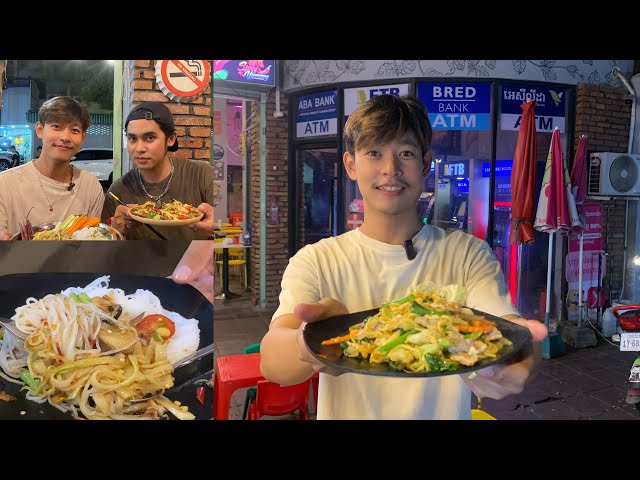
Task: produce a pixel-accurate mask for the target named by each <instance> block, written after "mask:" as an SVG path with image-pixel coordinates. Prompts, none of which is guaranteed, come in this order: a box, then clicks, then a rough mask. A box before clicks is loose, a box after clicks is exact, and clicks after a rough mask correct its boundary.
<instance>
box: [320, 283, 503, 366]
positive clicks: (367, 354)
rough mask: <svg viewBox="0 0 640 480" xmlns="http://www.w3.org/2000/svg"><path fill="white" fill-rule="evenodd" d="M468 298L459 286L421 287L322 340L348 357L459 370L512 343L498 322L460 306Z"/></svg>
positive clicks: (396, 364) (495, 355)
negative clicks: (501, 330) (344, 332)
mask: <svg viewBox="0 0 640 480" xmlns="http://www.w3.org/2000/svg"><path fill="white" fill-rule="evenodd" d="M465 300H466V290H465V289H464V287H461V286H457V285H449V286H447V287H444V288H441V289H439V288H437V287H435V286H434V285H432V284H430V285H426V286H421V287H418V288H417V289H416V290H415V291H413V292H411V293H409V294H408V295H407V296H405V297H403V298H400V299H398V300H394V301H391V302H388V303H385V304H383V305H382V307H381V308H380V310H379V311H378V313H377V314H375V315H373V316H370V317H368V318H366V319H365V320H364V321H363V322H361V323H359V324H356V325H353V326H351V327H349V333H347V334H346V335H344V336H340V337H336V338H332V339H328V340H325V341H324V342H322V344H323V345H339V346H340V348H341V349H342V354H343V355H345V356H347V357H352V358H357V359H361V360H368V361H369V362H371V363H387V364H388V365H389V366H390V367H391V368H393V369H394V370H398V371H405V372H414V373H418V372H420V373H422V372H443V371H448V370H457V369H458V368H461V366H462V365H463V366H473V365H476V364H477V363H478V362H480V361H481V360H483V359H487V358H489V359H493V358H496V357H497V356H498V354H499V353H500V351H501V350H502V349H503V348H504V347H505V346H507V345H511V344H512V342H511V341H510V340H509V339H507V338H505V337H504V336H503V335H502V333H501V332H500V331H499V330H498V329H497V327H496V324H495V323H494V322H491V321H489V320H487V319H486V318H485V317H484V316H482V315H476V314H475V313H474V312H473V311H472V310H471V309H469V308H466V307H463V306H461V304H463V303H464V301H465Z"/></svg>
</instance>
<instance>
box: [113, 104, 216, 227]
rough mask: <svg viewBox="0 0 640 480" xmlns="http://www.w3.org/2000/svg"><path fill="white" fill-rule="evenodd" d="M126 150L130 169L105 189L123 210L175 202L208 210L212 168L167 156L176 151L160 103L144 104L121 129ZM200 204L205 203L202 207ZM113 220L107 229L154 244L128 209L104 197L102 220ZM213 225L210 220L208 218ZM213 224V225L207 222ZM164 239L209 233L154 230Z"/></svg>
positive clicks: (167, 117) (173, 133)
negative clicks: (130, 207) (125, 205)
mask: <svg viewBox="0 0 640 480" xmlns="http://www.w3.org/2000/svg"><path fill="white" fill-rule="evenodd" d="M124 128H125V132H126V137H127V138H126V142H127V151H128V152H129V159H130V160H131V162H132V164H133V166H134V168H132V169H131V170H130V171H129V172H127V173H126V174H125V175H124V176H123V177H121V178H119V179H118V180H116V181H115V182H113V184H112V185H111V187H110V188H109V192H113V193H114V194H115V195H116V196H117V197H118V198H119V199H120V200H121V201H122V202H124V203H126V204H127V205H131V206H132V205H134V204H135V205H142V204H143V203H145V202H148V201H153V202H158V201H160V202H167V203H168V202H171V201H172V200H178V201H180V202H182V203H188V204H190V205H193V206H194V207H199V208H202V209H203V210H206V208H205V207H206V206H210V205H213V167H212V166H211V165H210V164H209V163H208V162H206V161H200V160H189V159H184V158H178V157H171V156H170V155H169V152H175V151H177V150H178V139H177V134H176V129H175V124H174V119H173V115H172V114H171V111H170V110H169V108H167V106H166V105H164V104H163V103H160V102H143V103H141V104H140V105H138V106H137V107H135V108H134V109H133V110H131V112H130V113H129V115H128V116H127V120H126V122H125V125H124ZM203 204H206V206H205V205H203ZM110 217H112V225H113V226H114V227H115V228H117V229H118V230H120V231H121V232H122V233H123V234H125V237H126V238H127V240H145V239H149V240H154V239H155V240H157V239H158V238H159V237H158V236H157V235H156V234H154V233H153V231H151V230H150V229H148V228H144V227H142V226H141V225H140V224H139V223H138V222H134V221H133V220H132V219H131V217H129V216H128V214H127V208H126V207H124V206H122V205H119V204H118V203H117V202H116V201H115V200H114V199H113V198H112V197H111V195H109V194H108V193H107V196H106V199H105V202H104V209H103V211H102V220H103V221H107V219H108V218H110ZM211 220H212V219H211ZM211 223H212V222H211ZM153 228H154V229H156V230H157V231H158V232H159V233H160V234H161V235H163V236H164V237H165V238H167V239H179V238H185V239H206V238H208V236H209V235H211V233H212V232H211V231H208V230H205V229H194V228H193V227H192V228H189V227H163V226H154V227H153Z"/></svg>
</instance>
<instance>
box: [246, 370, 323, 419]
mask: <svg viewBox="0 0 640 480" xmlns="http://www.w3.org/2000/svg"><path fill="white" fill-rule="evenodd" d="M310 382H311V380H310V379H309V380H305V381H304V382H302V383H298V384H297V385H289V386H286V387H283V386H281V385H278V384H277V383H272V382H269V381H268V380H260V381H259V382H258V385H257V386H256V399H255V400H254V401H253V402H252V403H251V404H250V405H249V414H248V415H247V418H248V420H258V419H259V418H260V417H262V416H264V415H270V416H282V415H289V414H290V413H294V412H297V411H299V412H300V413H299V415H300V420H309V387H310V386H311V383H310Z"/></svg>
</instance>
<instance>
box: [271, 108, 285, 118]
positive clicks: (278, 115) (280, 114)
mask: <svg viewBox="0 0 640 480" xmlns="http://www.w3.org/2000/svg"><path fill="white" fill-rule="evenodd" d="M283 117H284V112H282V111H280V110H276V111H275V112H273V118H283Z"/></svg>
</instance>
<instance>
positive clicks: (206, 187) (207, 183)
mask: <svg viewBox="0 0 640 480" xmlns="http://www.w3.org/2000/svg"><path fill="white" fill-rule="evenodd" d="M202 176H203V181H202V183H201V185H202V198H204V200H203V201H204V202H205V203H208V204H209V205H213V165H210V164H208V163H207V164H206V165H205V166H204V168H203V169H202ZM196 207H197V205H196Z"/></svg>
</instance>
